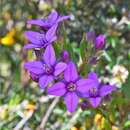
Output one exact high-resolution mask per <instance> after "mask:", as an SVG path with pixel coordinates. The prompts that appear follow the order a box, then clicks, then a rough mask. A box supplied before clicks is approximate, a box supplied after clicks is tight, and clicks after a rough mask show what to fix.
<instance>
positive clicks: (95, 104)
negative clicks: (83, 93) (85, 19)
mask: <svg viewBox="0 0 130 130" xmlns="http://www.w3.org/2000/svg"><path fill="white" fill-rule="evenodd" d="M89 101H90V103H91V105H92V106H93V107H94V108H96V107H98V106H99V104H100V102H101V97H96V98H89Z"/></svg>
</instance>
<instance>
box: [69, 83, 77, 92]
mask: <svg viewBox="0 0 130 130" xmlns="http://www.w3.org/2000/svg"><path fill="white" fill-rule="evenodd" d="M67 89H68V91H70V92H73V91H75V90H76V84H74V83H69V84H68V85H67Z"/></svg>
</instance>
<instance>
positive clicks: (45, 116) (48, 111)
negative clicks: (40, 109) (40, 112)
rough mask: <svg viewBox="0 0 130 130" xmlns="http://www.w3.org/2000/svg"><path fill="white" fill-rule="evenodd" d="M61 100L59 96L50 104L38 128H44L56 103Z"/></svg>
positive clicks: (42, 129)
mask: <svg viewBox="0 0 130 130" xmlns="http://www.w3.org/2000/svg"><path fill="white" fill-rule="evenodd" d="M58 102H59V97H56V98H55V99H54V100H53V102H52V104H51V105H50V106H49V108H48V110H47V112H46V114H45V115H44V116H43V118H42V121H41V124H40V127H39V128H38V130H44V127H45V124H46V122H47V120H48V118H49V116H50V114H51V113H52V111H53V109H54V107H55V106H56V104H57V103H58Z"/></svg>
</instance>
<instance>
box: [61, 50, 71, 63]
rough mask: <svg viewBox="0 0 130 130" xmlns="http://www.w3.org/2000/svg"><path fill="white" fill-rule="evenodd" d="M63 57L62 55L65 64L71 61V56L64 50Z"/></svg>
mask: <svg viewBox="0 0 130 130" xmlns="http://www.w3.org/2000/svg"><path fill="white" fill-rule="evenodd" d="M61 55H62V60H63V61H64V62H68V61H69V60H70V56H69V53H68V51H66V50H64V51H63V52H62V54H61Z"/></svg>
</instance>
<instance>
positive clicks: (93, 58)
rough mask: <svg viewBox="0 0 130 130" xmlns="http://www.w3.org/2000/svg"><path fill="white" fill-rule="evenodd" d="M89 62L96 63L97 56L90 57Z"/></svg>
mask: <svg viewBox="0 0 130 130" xmlns="http://www.w3.org/2000/svg"><path fill="white" fill-rule="evenodd" d="M89 63H90V64H92V65H95V64H96V63H97V57H90V59H89Z"/></svg>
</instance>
